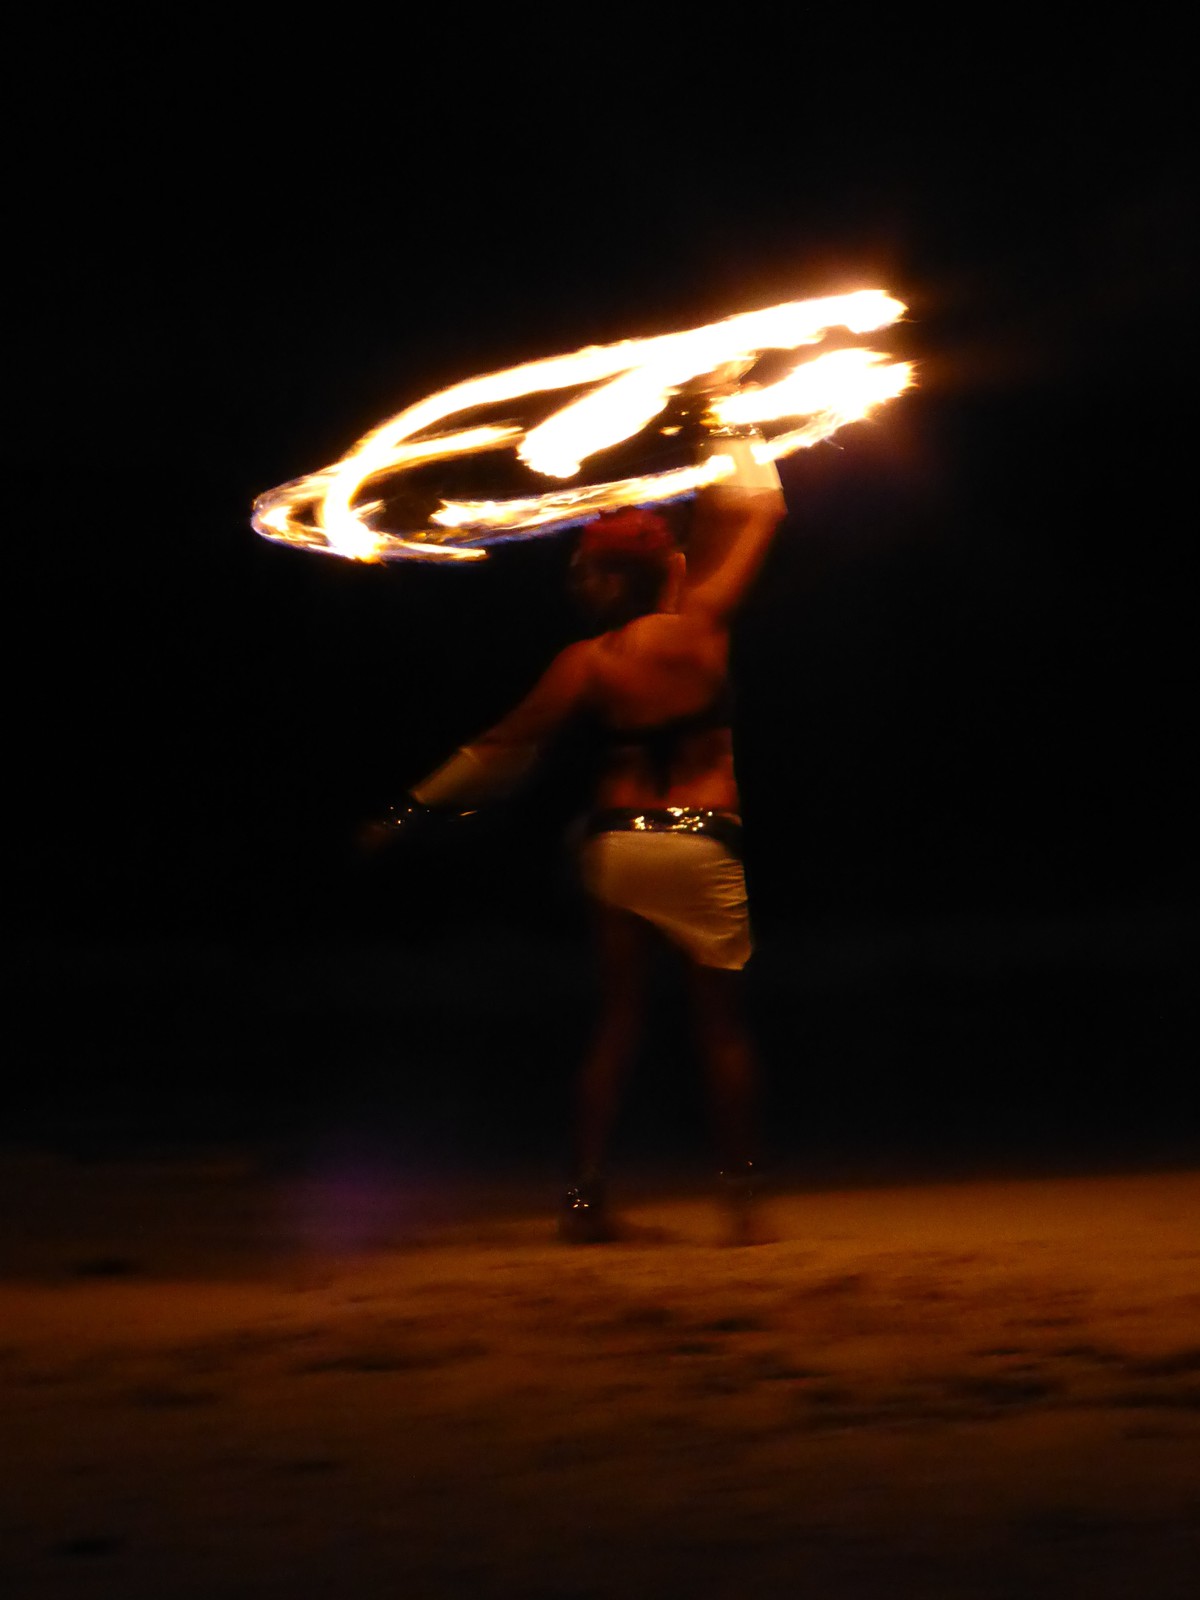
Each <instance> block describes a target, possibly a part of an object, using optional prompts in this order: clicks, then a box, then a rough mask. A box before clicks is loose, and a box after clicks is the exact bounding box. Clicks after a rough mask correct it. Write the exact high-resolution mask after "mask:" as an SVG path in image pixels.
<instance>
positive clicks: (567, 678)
mask: <svg viewBox="0 0 1200 1600" xmlns="http://www.w3.org/2000/svg"><path fill="white" fill-rule="evenodd" d="M590 658H591V641H590V640H586V639H585V640H581V641H580V642H579V643H578V644H573V645H568V646H567V648H566V649H565V650H562V651H560V652H559V654H558V655H557V656H556V657H555V658H554V660H553V661H552V662H551V663H550V665H549V667H547V669H546V671H545V672H544V673H543V674H542V676H541V677H540V678H539V679H538V681H537V683H536V684H535V685H534V686H533V688H532V689H531V690H530V691H529V693H528V694H527V695H526V696H525V698H524V699H523V700H522V701H521V702H520V704H519V705H517V706H516V707H514V709H513V710H512V711H510V712H509V713H508V715H507V716H505V717H502V718H501V720H500V721H499V722H498V723H496V725H495V726H494V727H492V728H489V729H488V731H487V732H486V733H482V734H480V735H479V737H478V738H477V739H473V740H472V741H471V743H470V744H468V745H464V746H463V748H462V749H461V750H457V751H456V752H455V753H454V755H452V756H451V757H450V760H449V761H447V762H446V763H445V765H444V766H441V767H439V768H438V769H437V771H436V772H432V773H430V775H429V776H428V777H427V778H423V779H422V780H421V782H420V783H418V784H416V785H415V786H414V787H413V790H412V795H413V798H414V799H415V800H416V801H417V802H418V803H419V804H420V805H425V806H445V807H449V808H451V809H454V810H459V811H464V810H468V809H470V808H472V807H474V806H479V805H486V804H487V803H488V802H489V801H491V800H500V799H503V798H504V796H505V795H507V794H510V793H511V792H512V791H513V790H514V789H515V788H517V786H518V785H519V784H520V783H521V781H522V779H523V778H525V777H526V776H527V775H528V773H529V772H530V770H531V769H532V768H533V766H534V765H535V763H536V762H537V759H538V756H539V755H540V753H541V749H542V746H543V745H544V744H545V742H546V740H547V739H548V738H550V737H551V736H552V735H553V734H554V733H556V732H557V731H558V729H559V728H560V727H561V726H562V725H563V723H564V722H566V721H567V720H568V719H569V718H570V717H571V716H572V714H573V713H574V712H575V711H576V710H578V709H579V707H580V705H581V704H582V702H583V699H584V697H585V695H586V693H587V687H588V674H589V661H590Z"/></svg>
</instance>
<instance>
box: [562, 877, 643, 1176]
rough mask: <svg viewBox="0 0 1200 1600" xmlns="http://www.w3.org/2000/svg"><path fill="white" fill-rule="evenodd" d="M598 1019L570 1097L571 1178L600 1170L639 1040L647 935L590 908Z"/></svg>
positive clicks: (632, 922)
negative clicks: (573, 1109)
mask: <svg viewBox="0 0 1200 1600" xmlns="http://www.w3.org/2000/svg"><path fill="white" fill-rule="evenodd" d="M596 944H597V965H598V969H599V977H600V1015H599V1017H598V1019H597V1022H596V1028H595V1032H594V1033H593V1036H592V1042H591V1045H590V1047H589V1049H588V1053H587V1055H586V1056H585V1058H584V1062H583V1067H582V1069H581V1071H580V1074H579V1081H578V1088H577V1091H576V1146H575V1158H576V1172H577V1175H578V1176H579V1177H580V1178H581V1179H584V1180H592V1179H595V1178H597V1177H598V1176H599V1174H600V1173H601V1171H602V1170H603V1166H604V1160H605V1157H606V1155H607V1154H608V1146H609V1140H610V1138H611V1135H612V1131H613V1128H614V1126H615V1124H616V1120H617V1114H618V1112H619V1111H620V1107H621V1096H622V1092H623V1090H624V1088H625V1084H626V1081H627V1079H628V1077H629V1069H630V1067H631V1066H632V1064H633V1059H634V1056H635V1054H636V1052H637V1047H638V1043H639V1041H640V1039H641V1033H642V1023H643V1017H644V1011H645V996H646V964H647V960H648V957H649V954H650V949H649V946H650V930H649V929H648V928H647V926H646V924H645V923H644V922H642V920H641V919H640V918H638V917H635V916H633V915H631V914H630V913H629V912H627V911H615V910H613V909H612V908H611V907H609V906H598V907H597V908H596Z"/></svg>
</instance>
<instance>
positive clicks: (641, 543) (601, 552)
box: [579, 506, 675, 561]
mask: <svg viewBox="0 0 1200 1600" xmlns="http://www.w3.org/2000/svg"><path fill="white" fill-rule="evenodd" d="M674 548H675V540H674V537H673V536H672V533H671V529H670V526H669V525H668V523H667V519H666V518H665V517H661V516H659V514H658V512H657V511H646V510H643V508H642V507H641V506H629V507H627V508H626V509H625V510H623V511H609V512H606V513H605V514H604V515H603V516H601V517H597V518H596V520H595V522H589V523H588V524H587V526H586V527H585V528H584V530H583V535H582V537H581V539H580V541H579V554H580V555H581V556H583V557H585V558H587V559H591V560H597V561H603V560H604V559H605V558H606V557H607V558H609V559H613V558H616V559H618V560H626V561H628V560H633V561H638V560H641V561H658V560H661V559H662V557H663V556H665V555H667V554H668V553H669V552H670V551H672V550H673V549H674Z"/></svg>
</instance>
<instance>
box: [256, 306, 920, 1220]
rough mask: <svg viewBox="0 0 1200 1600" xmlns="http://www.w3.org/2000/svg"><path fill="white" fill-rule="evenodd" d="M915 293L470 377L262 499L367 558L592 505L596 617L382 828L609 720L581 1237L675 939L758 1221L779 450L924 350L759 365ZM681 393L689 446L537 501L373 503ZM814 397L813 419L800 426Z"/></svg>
mask: <svg viewBox="0 0 1200 1600" xmlns="http://www.w3.org/2000/svg"><path fill="white" fill-rule="evenodd" d="M903 309H904V308H903V307H902V306H901V305H900V303H899V302H898V301H895V300H892V299H891V298H890V297H888V296H886V295H883V294H882V293H880V292H878V291H862V292H860V293H859V294H856V295H847V296H840V297H836V298H834V299H827V300H820V301H798V302H792V303H790V304H788V305H786V306H779V307H775V308H774V309H773V310H771V311H767V312H754V313H749V314H747V315H745V316H742V317H734V318H730V319H729V320H728V321H726V322H723V323H716V324H713V325H711V326H709V327H706V328H700V329H695V330H692V331H691V332H689V333H683V334H671V335H666V336H664V337H662V338H659V339H651V340H641V341H630V342H627V343H625V344H621V345H614V346H608V347H603V348H600V349H594V350H587V351H581V352H579V354H578V355H575V356H563V357H555V358H553V359H551V360H549V361H543V362H535V363H532V364H530V365H528V366H525V367H521V368H515V369H512V370H511V371H509V372H505V373H497V374H492V375H491V376H490V377H488V378H480V379H473V380H470V381H469V382H467V383H464V384H460V385H458V386H457V387H456V388H455V389H452V390H448V391H446V392H445V393H444V394H442V395H439V396H434V397H432V398H431V399H430V400H427V401H423V402H421V403H420V404H418V405H417V406H414V407H411V408H410V409H409V410H408V411H407V412H404V413H402V414H401V415H400V416H399V417H396V418H393V419H392V420H391V421H390V422H388V423H385V424H383V426H382V427H380V428H378V429H376V430H375V432H374V433H372V434H370V435H368V437H367V438H366V439H365V440H363V441H362V442H361V443H360V445H359V446H357V447H356V449H355V450H354V451H353V452H351V453H350V455H348V456H347V457H345V458H344V460H343V461H341V462H339V463H337V464H336V465H335V466H334V467H331V468H326V469H324V471H322V472H320V473H316V474H312V475H311V476H309V477H308V478H304V479H298V480H296V481H295V482H294V483H292V484H287V485H284V486H283V487H282V488H281V489H278V490H275V491H272V492H271V494H268V495H264V496H263V497H261V498H260V500H259V501H258V502H257V504H256V507H255V515H254V526H255V527H256V528H257V529H258V531H259V532H261V533H264V534H265V535H266V536H268V537H271V538H276V539H281V540H284V541H285V542H290V543H298V544H301V545H305V546H307V547H309V548H315V549H322V550H326V551H329V552H331V553H336V554H341V555H347V556H351V557H354V558H356V559H363V560H388V559H440V560H463V559H472V558H475V559H478V558H479V557H480V556H481V555H483V554H485V553H486V552H485V549H484V548H483V547H484V546H486V545H487V544H489V543H492V542H495V541H496V540H497V539H502V538H511V537H515V536H527V535H529V534H530V533H533V532H541V531H548V530H550V529H554V528H562V527H563V526H568V525H570V524H572V523H579V522H582V523H583V524H584V526H583V529H582V533H581V534H580V536H579V540H578V546H577V549H576V551H575V555H574V558H573V561H572V565H571V583H572V588H573V590H574V592H575V595H576V598H577V599H578V600H579V601H580V603H581V604H582V606H583V608H584V610H585V612H586V614H587V615H588V618H589V623H590V628H591V632H590V636H589V637H587V638H585V639H583V640H581V641H580V642H578V643H576V644H573V645H570V646H568V647H567V649H565V650H563V651H562V652H561V653H560V654H559V655H558V656H557V657H556V658H555V660H554V661H552V662H551V664H550V665H549V667H548V668H547V669H546V671H545V672H544V674H543V675H542V677H541V678H540V680H539V681H538V682H537V683H536V684H535V685H534V687H533V689H532V690H531V691H530V692H529V694H528V695H527V696H526V697H525V699H524V700H522V701H521V703H520V704H519V705H518V706H517V707H516V708H515V709H514V710H513V711H511V712H510V713H509V714H508V715H507V716H505V717H504V718H502V719H501V721H500V722H498V723H497V724H496V725H495V726H494V727H493V728H491V729H489V730H488V731H487V732H485V733H483V734H481V735H480V736H479V737H478V738H477V739H475V740H474V741H473V742H472V743H471V744H469V745H468V746H466V747H464V748H463V749H461V750H459V751H458V752H456V753H455V754H454V755H453V756H452V757H451V758H450V760H449V761H448V762H446V764H445V765H444V766H442V767H441V768H439V769H438V770H437V771H436V772H434V773H432V774H431V775H430V776H429V777H427V778H425V779H423V780H422V781H420V782H418V783H417V784H415V785H414V787H413V788H412V790H411V791H410V793H409V795H408V797H407V798H406V800H405V802H404V803H403V804H401V805H399V806H397V807H393V808H392V810H391V811H390V812H389V813H388V815H387V816H386V817H385V818H383V819H381V820H379V821H378V822H376V823H374V824H371V825H370V826H369V827H368V829H367V830H366V833H365V835H364V838H365V842H367V843H368V844H372V845H378V844H381V843H383V842H385V841H387V840H389V839H391V838H393V837H395V836H397V835H403V834H406V833H415V832H416V831H419V829H420V827H421V826H422V824H423V822H424V820H425V819H426V818H427V817H428V816H429V815H430V814H432V813H438V812H441V813H450V814H453V813H455V812H459V813H461V812H464V811H468V810H474V809H477V808H478V807H480V806H482V805H486V804H487V803H488V802H489V801H493V800H496V799H498V798H500V797H502V796H505V795H507V794H509V793H511V792H512V791H513V790H514V789H515V788H516V787H518V786H519V784H520V782H521V780H522V779H523V778H524V777H525V775H526V774H527V773H528V772H529V771H530V770H531V768H532V767H533V766H534V764H535V763H536V761H537V759H538V755H539V753H540V751H541V750H542V749H543V748H544V746H545V745H546V744H547V742H548V741H549V740H550V739H551V738H552V737H553V736H554V735H555V734H556V733H557V732H558V731H559V730H560V729H561V728H562V726H563V725H564V724H565V723H567V722H568V721H569V720H571V719H572V718H575V717H578V716H582V715H586V716H588V717H590V718H591V719H592V721H593V722H594V724H595V725H596V726H597V728H598V730H599V733H600V737H601V738H602V740H603V743H604V746H605V753H606V760H605V763H604V769H603V772H602V776H601V778H600V781H599V784H598V788H597V792H596V795H595V806H594V809H593V811H592V813H591V815H590V817H589V819H588V823H587V827H586V837H585V840H584V843H583V846H582V854H581V867H582V877H583V882H584V886H585V888H586V890H587V892H588V895H589V898H590V900H591V902H592V907H593V911H594V920H595V928H596V937H597V949H598V956H599V968H600V978H601V1003H600V1013H599V1017H598V1021H597V1025H596V1029H595V1033H594V1036H593V1039H592V1043H591V1046H590V1048H589V1050H588V1053H587V1056H586V1058H585V1061H584V1063H583V1067H582V1071H581V1073H580V1077H579V1084H578V1094H577V1115H576V1127H575V1150H574V1170H573V1173H572V1178H571V1182H570V1184H569V1186H568V1187H567V1190H566V1193H565V1195H564V1198H563V1202H562V1208H561V1213H560V1231H561V1233H562V1236H563V1237H564V1239H566V1240H568V1241H572V1242H580V1243H583V1242H596V1241H600V1240H603V1239H606V1238H610V1237H612V1236H613V1225H612V1222H611V1219H610V1216H609V1212H608V1207H607V1197H606V1188H605V1181H604V1171H605V1161H606V1157H607V1154H608V1149H609V1142H610V1136H611V1133H612V1131H613V1127H614V1124H615V1121H616V1116H617V1112H618V1109H619V1104H620V1098H621V1092H622V1089H623V1087H624V1084H625V1081H626V1079H627V1076H628V1072H629V1068H630V1065H631V1063H632V1060H633V1057H634V1054H635V1051H636V1048H637V1044H638V1041H639V1035H640V1031H641V1024H642V1020H643V1012H644V1002H645V997H646V980H647V974H648V957H649V954H650V949H649V946H650V942H651V940H653V939H656V938H658V939H665V940H666V941H667V942H668V943H669V944H670V945H671V946H673V947H674V948H675V950H676V951H677V952H678V954H679V955H680V957H681V958H682V960H683V963H684V966H685V969H686V973H687V979H688V988H689V994H690V998H691V1004H692V1007H693V1011H694V1015H695V1019H696V1022H697V1037H698V1040H699V1043H700V1048H701V1051H702V1054H703V1056H704V1061H705V1067H706V1070H707V1077H708V1086H709V1091H710V1105H711V1110H712V1121H713V1129H714V1138H715V1143H716V1147H717V1155H718V1160H719V1165H720V1180H719V1181H720V1186H721V1191H722V1193H723V1196H724V1199H725V1203H726V1205H727V1207H728V1211H729V1215H730V1219H731V1232H732V1237H733V1238H734V1239H735V1240H736V1241H738V1242H748V1241H749V1240H750V1239H751V1238H752V1236H753V1221H752V1219H753V1203H754V1199H755V1194H756V1189H757V1186H758V1179H759V1169H758V1165H757V1163H758V1159H759V1154H758V1133H757V1129H756V1125H755V1122H756V1105H757V1080H758V1071H757V1066H756V1063H755V1060H754V1055H753V1050H752V1047H751V1044H750V1040H749V1036H748V1033H747V1030H746V1026H745V1023H744V1020H743V1016H742V999H741V977H742V973H743V969H744V968H745V966H746V963H747V961H748V960H749V957H750V954H751V949H752V942H751V934H750V924H749V916H748V911H747V905H746V888H745V878H744V874H743V870H742V848H741V840H742V824H741V808H740V799H739V794H738V786H737V779H736V775H735V772H734V763H733V740H732V733H731V729H730V695H729V686H728V679H727V674H728V664H729V629H730V623H731V620H732V618H733V616H734V615H735V614H736V611H737V608H738V606H739V605H740V603H741V602H742V600H743V599H744V597H745V595H746V593H747V591H748V590H749V588H750V585H751V584H752V582H753V580H754V578H755V576H756V574H757V572H758V570H759V568H760V566H761V564H762V561H763V559H764V557H765V555H766V553H767V550H768V548H769V546H770V543H771V540H772V538H773V536H774V534H775V531H776V529H777V528H778V527H779V524H780V523H781V521H782V520H783V517H784V515H785V511H786V507H785V504H784V499H783V495H782V492H781V488H780V481H779V474H778V471H777V470H776V467H775V465H774V462H775V459H776V458H778V457H780V456H782V455H786V454H788V453H789V452H790V451H791V450H794V449H797V448H800V447H801V446H804V445H809V444H812V443H815V442H816V441H817V440H818V439H821V438H828V437H829V436H830V434H832V433H833V432H834V431H836V429H837V428H838V427H840V426H842V424H844V423H846V422H849V421H853V420H855V419H856V418H859V417H862V416H864V415H866V414H867V412H869V411H870V410H871V409H872V408H873V407H874V406H875V405H878V404H879V403H881V402H882V401H883V400H886V399H890V398H892V397H893V396H894V395H896V394H899V393H900V392H901V390H902V389H904V388H905V387H906V386H907V385H908V384H909V382H910V381H911V369H910V368H909V367H908V366H907V365H906V364H903V363H891V362H888V361H887V360H886V358H885V357H883V356H881V355H878V354H877V353H875V352H873V351H864V350H857V349H836V350H832V351H828V352H826V353H823V354H818V355H817V356H815V357H814V358H812V359H810V360H808V361H804V362H801V363H800V364H799V365H798V366H796V367H795V368H794V369H793V370H792V371H791V372H790V373H789V374H788V375H787V376H786V377H785V378H783V379H782V380H779V381H777V382H775V383H773V384H771V385H769V386H753V385H750V384H742V383H741V382H740V380H741V379H742V378H743V377H744V375H745V374H746V372H747V371H748V369H750V368H751V367H752V366H753V365H754V362H755V361H756V359H757V357H758V356H759V355H760V354H761V353H762V352H763V351H764V350H766V349H772V348H781V347H782V348H790V349H795V348H796V347H798V346H799V345H801V344H810V343H816V342H817V341H818V340H819V339H820V338H821V337H822V335H823V334H824V333H825V332H826V331H827V330H829V329H830V328H833V327H846V328H848V329H849V330H850V331H851V332H858V331H865V330H866V329H868V328H877V327H880V326H883V325H884V324H886V323H890V322H893V321H895V320H896V319H897V318H898V317H899V316H900V315H901V313H902V311H903ZM568 385H573V386H582V385H591V387H590V388H589V389H588V392H586V393H585V394H584V395H583V396H582V398H580V399H577V400H575V401H573V402H572V403H571V404H568V405H567V406H565V407H564V408H563V409H562V410H560V411H559V412H557V413H555V415H554V416H552V417H551V418H549V420H548V421H544V422H542V423H541V424H540V425H539V426H538V427H536V428H534V429H533V430H532V431H530V432H529V433H524V434H522V433H521V430H520V429H519V428H517V427H515V426H513V425H504V426H502V427H496V426H494V425H492V426H484V427H475V428H470V429H464V430H460V431H458V432H456V433H450V434H442V435H436V436H430V437H425V438H417V437H416V436H417V435H420V434H427V433H428V432H429V430H430V429H431V428H433V427H435V426H436V425H437V424H438V423H439V422H441V421H443V420H444V419H445V418H447V417H448V416H451V415H455V414H459V413H461V412H463V411H465V410H469V409H472V408H475V407H479V406H481V405H485V404H488V403H492V402H495V401H497V400H511V399H514V398H515V397H516V396H518V395H524V394H528V393H531V392H533V391H534V390H545V389H556V388H563V387H566V386H568ZM685 391H686V392H687V393H689V394H691V395H692V396H699V397H700V399H701V403H702V405H703V414H702V437H703V443H702V447H701V449H700V450H699V452H698V457H699V459H698V460H696V461H695V462H694V463H693V464H692V465H690V466H687V467H684V468H676V469H673V470H672V471H668V472H664V473H657V474H650V475H646V476H642V477H638V478H628V479H622V480H616V481H609V482H605V483H600V484H592V485H587V486H578V485H567V486H566V487H564V488H561V489H558V490H554V491H550V492H543V493H541V494H537V495H530V496H525V497H522V498H521V499H518V500H509V501H500V502H497V501H487V502H478V501H477V502H473V503H455V502H450V501H443V502H442V503H441V505H440V507H439V508H438V509H437V510H436V511H435V512H434V513H433V515H432V516H431V518H430V525H429V526H428V527H425V528H418V529H415V530H409V531H408V532H406V533H404V534H393V533H386V532H383V531H381V530H379V529H378V528H376V527H375V526H373V524H372V522H371V518H372V517H373V516H374V514H375V513H376V512H377V511H378V509H379V505H378V503H374V504H357V503H356V502H357V499H358V496H359V494H360V491H361V490H362V489H363V487H364V485H365V484H366V483H367V482H368V481H369V480H372V479H376V478H379V477H381V476H382V475H384V474H385V473H391V472H396V471H400V470H404V469H406V468H408V467H410V466H412V465H414V464H416V463H418V462H421V463H425V462H429V461H431V460H433V459H434V458H435V457H439V456H440V457H441V458H443V459H449V458H452V457H453V456H455V455H459V454H462V453H465V452H468V451H474V450H476V449H489V448H496V447H498V446H500V445H503V444H509V443H512V442H514V441H515V440H518V439H519V441H520V442H519V448H518V454H519V456H520V458H521V459H522V460H523V461H524V462H525V463H526V464H527V465H528V466H529V467H530V468H531V469H532V470H533V471H534V472H537V473H539V474H541V475H542V476H543V477H544V476H550V475H556V476H559V477H561V478H571V477H574V476H575V475H576V474H578V472H579V469H580V463H581V461H582V460H583V459H585V458H586V457H587V456H589V455H591V454H594V453H596V452H598V451H600V450H603V449H606V448H608V447H610V446H612V445H614V444H616V443H619V442H621V441H623V440H625V439H628V438H631V437H633V436H634V435H636V434H638V433H640V432H641V430H642V429H643V428H644V427H645V425H646V423H647V422H648V421H652V420H653V419H655V418H656V417H657V416H658V415H659V414H660V412H661V411H662V410H663V409H664V407H665V406H666V405H667V403H668V401H669V400H670V399H671V398H672V397H673V396H676V395H679V394H680V393H682V392H685ZM798 418H807V419H808V420H807V422H805V423H803V425H800V426H797V425H796V423H797V419H798ZM781 420H782V421H783V422H784V429H783V431H781V432H779V433H777V434H776V435H775V436H774V437H773V438H771V439H770V440H768V439H766V438H764V436H763V434H762V433H761V432H759V431H758V430H757V428H756V427H755V426H754V424H758V423H765V422H767V421H774V422H779V421H781ZM684 496H690V497H692V498H693V502H694V503H693V504H692V506H691V508H690V519H689V520H690V527H689V528H688V530H687V534H686V538H684V537H681V534H680V532H679V531H678V525H679V523H680V522H681V521H682V517H681V510H680V508H677V509H676V510H675V511H674V512H669V513H664V512H661V511H656V510H653V509H651V507H652V506H653V505H655V504H656V503H661V502H663V501H667V500H679V499H680V498H681V497H684ZM685 545H686V553H685Z"/></svg>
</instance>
